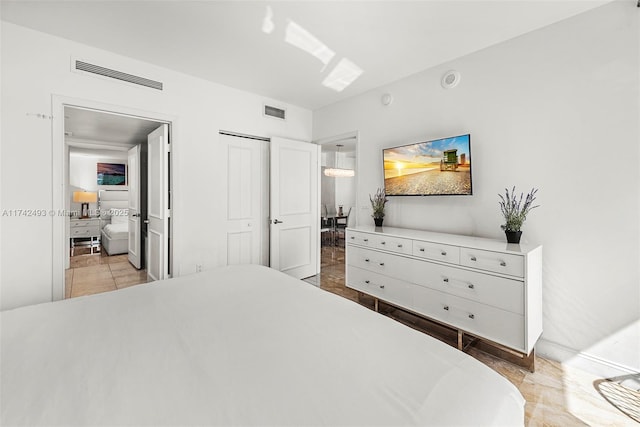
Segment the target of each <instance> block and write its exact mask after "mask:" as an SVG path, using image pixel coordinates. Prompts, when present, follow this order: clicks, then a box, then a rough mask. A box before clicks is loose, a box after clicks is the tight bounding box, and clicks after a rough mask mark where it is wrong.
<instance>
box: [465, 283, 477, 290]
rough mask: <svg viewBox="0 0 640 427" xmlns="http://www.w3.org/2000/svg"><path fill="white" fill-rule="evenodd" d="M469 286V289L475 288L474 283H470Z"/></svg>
mask: <svg viewBox="0 0 640 427" xmlns="http://www.w3.org/2000/svg"><path fill="white" fill-rule="evenodd" d="M467 287H468V288H469V289H473V288H475V286H473V283H469V284H468V285H467Z"/></svg>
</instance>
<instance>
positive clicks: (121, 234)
mask: <svg viewBox="0 0 640 427" xmlns="http://www.w3.org/2000/svg"><path fill="white" fill-rule="evenodd" d="M102 230H103V231H104V232H105V234H106V235H107V236H109V237H110V238H111V239H112V240H126V239H128V238H129V224H128V223H126V222H125V223H118V224H107V225H105V226H104V228H103V229H102Z"/></svg>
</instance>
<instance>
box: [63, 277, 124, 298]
mask: <svg viewBox="0 0 640 427" xmlns="http://www.w3.org/2000/svg"><path fill="white" fill-rule="evenodd" d="M116 289H117V288H116V284H115V281H114V280H113V278H108V279H101V280H93V281H88V282H82V283H75V282H74V283H73V288H72V289H71V297H72V298H73V297H79V296H83V295H93V294H98V293H101V292H108V291H115V290H116Z"/></svg>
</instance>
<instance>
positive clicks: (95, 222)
mask: <svg viewBox="0 0 640 427" xmlns="http://www.w3.org/2000/svg"><path fill="white" fill-rule="evenodd" d="M69 225H70V226H71V228H75V227H98V228H100V220H99V219H72V220H71V221H70V222H69Z"/></svg>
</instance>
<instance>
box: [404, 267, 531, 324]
mask: <svg viewBox="0 0 640 427" xmlns="http://www.w3.org/2000/svg"><path fill="white" fill-rule="evenodd" d="M421 263H422V266H421V267H420V268H419V269H416V268H405V269H404V271H405V272H406V273H405V275H403V277H402V278H403V279H405V280H407V281H409V282H412V283H416V284H418V285H421V286H425V287H428V288H431V289H435V290H437V291H440V292H444V293H448V294H451V295H455V296H459V297H462V298H466V299H468V300H471V301H476V302H480V303H482V304H486V305H490V306H493V307H496V308H500V309H503V310H507V311H510V312H512V313H516V314H520V315H524V282H522V281H520V280H515V279H508V278H505V277H497V276H493V275H491V274H485V273H481V272H477V271H469V270H464V269H462V268H455V267H449V266H446V265H441V264H436V263H431V262H428V261H422V262H421Z"/></svg>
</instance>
